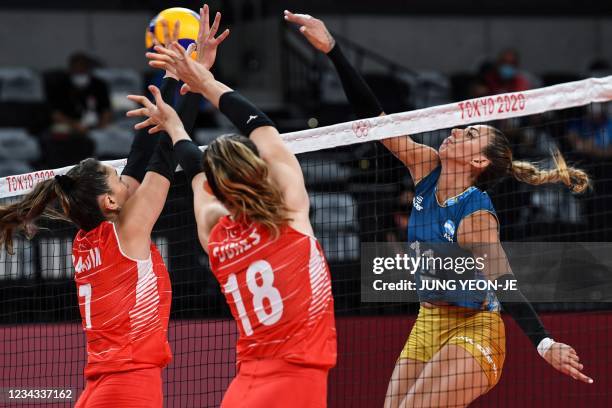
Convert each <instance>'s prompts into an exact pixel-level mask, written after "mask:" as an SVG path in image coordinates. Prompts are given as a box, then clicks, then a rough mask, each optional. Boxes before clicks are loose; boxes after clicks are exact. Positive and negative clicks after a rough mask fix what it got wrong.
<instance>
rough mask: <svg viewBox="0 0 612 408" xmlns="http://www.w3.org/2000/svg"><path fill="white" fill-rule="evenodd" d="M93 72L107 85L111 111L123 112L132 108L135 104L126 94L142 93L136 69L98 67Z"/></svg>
mask: <svg viewBox="0 0 612 408" xmlns="http://www.w3.org/2000/svg"><path fill="white" fill-rule="evenodd" d="M94 74H95V75H96V76H97V77H98V78H100V79H102V80H104V81H105V82H106V84H107V85H108V88H109V91H110V98H111V106H112V108H113V111H115V112H124V111H127V110H130V109H133V108H134V106H135V104H134V103H133V102H131V101H130V100H128V99H127V98H126V96H127V95H129V94H134V95H140V94H142V78H141V77H140V74H139V73H138V72H137V71H134V70H131V69H122V68H98V69H96V70H95V71H94Z"/></svg>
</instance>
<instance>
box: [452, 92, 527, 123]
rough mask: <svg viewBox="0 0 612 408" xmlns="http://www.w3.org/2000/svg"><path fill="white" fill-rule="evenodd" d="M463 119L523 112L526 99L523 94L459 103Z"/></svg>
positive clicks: (489, 97)
mask: <svg viewBox="0 0 612 408" xmlns="http://www.w3.org/2000/svg"><path fill="white" fill-rule="evenodd" d="M458 106H459V110H460V111H461V119H472V118H486V117H495V116H497V115H500V114H504V113H512V112H522V111H524V110H525V106H526V99H525V95H523V94H522V93H518V94H506V95H499V96H488V97H485V98H479V99H472V100H469V101H464V102H459V103H458Z"/></svg>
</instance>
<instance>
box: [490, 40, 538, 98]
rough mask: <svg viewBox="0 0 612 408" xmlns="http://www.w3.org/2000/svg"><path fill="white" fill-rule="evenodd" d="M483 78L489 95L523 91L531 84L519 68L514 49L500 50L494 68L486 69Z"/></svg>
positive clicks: (517, 57)
mask: <svg viewBox="0 0 612 408" xmlns="http://www.w3.org/2000/svg"><path fill="white" fill-rule="evenodd" d="M483 80H484V83H485V84H486V85H487V87H488V88H489V94H491V95H494V94H500V93H506V92H519V91H525V90H527V89H529V88H531V86H532V85H531V83H530V82H529V80H528V79H527V77H526V76H525V75H524V74H523V73H521V71H520V69H519V55H518V52H517V51H516V50H514V49H506V50H504V51H502V52H501V53H500V54H499V56H498V57H497V63H496V64H495V67H494V69H490V70H487V72H486V73H485V74H484V77H483Z"/></svg>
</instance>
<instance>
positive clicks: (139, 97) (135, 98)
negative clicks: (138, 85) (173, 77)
mask: <svg viewBox="0 0 612 408" xmlns="http://www.w3.org/2000/svg"><path fill="white" fill-rule="evenodd" d="M127 98H128V99H129V100H130V101H132V102H136V103H138V104H140V105H142V106H144V107H145V108H147V109H151V108H153V107H154V105H153V104H152V103H151V101H150V100H148V99H147V98H145V97H144V96H142V95H128V97H127Z"/></svg>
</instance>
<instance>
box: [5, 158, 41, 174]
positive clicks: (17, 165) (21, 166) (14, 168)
mask: <svg viewBox="0 0 612 408" xmlns="http://www.w3.org/2000/svg"><path fill="white" fill-rule="evenodd" d="M33 171H34V168H32V166H30V165H29V164H28V163H27V162H24V161H20V160H0V177H5V176H14V175H16V174H24V173H31V172H33Z"/></svg>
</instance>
